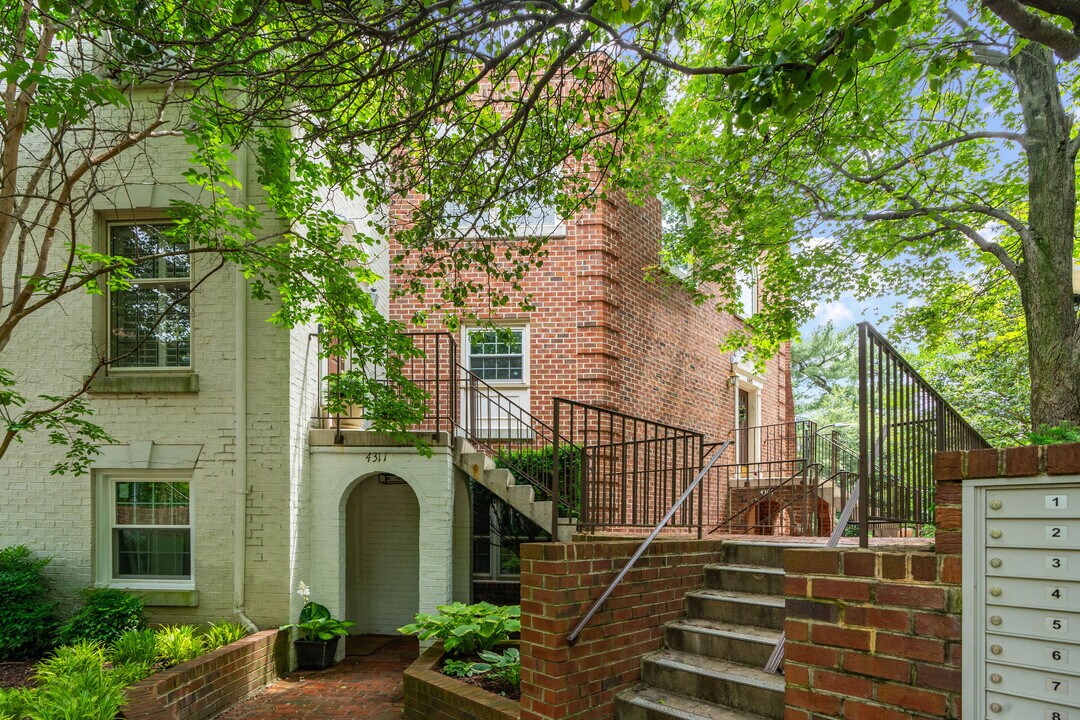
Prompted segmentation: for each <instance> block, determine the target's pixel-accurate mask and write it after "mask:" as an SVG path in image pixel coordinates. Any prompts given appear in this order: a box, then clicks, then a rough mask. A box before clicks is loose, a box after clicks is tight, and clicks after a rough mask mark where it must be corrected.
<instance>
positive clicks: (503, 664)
mask: <svg viewBox="0 0 1080 720" xmlns="http://www.w3.org/2000/svg"><path fill="white" fill-rule="evenodd" d="M480 658H481V659H483V660H485V661H487V664H488V667H489V669H490V670H491V674H492V675H498V676H499V677H501V678H502V679H503V680H505V681H506V682H508V683H510V684H511V685H513V686H514V687H516V688H519V687H521V652H520V651H519V650H518V649H517V648H507V649H506V652H504V653H503V654H502V655H500V654H499V653H493V652H490V651H488V650H481V651H480Z"/></svg>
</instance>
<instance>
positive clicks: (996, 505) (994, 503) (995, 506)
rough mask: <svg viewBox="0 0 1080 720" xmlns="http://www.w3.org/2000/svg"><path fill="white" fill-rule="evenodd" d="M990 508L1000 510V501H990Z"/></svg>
mask: <svg viewBox="0 0 1080 720" xmlns="http://www.w3.org/2000/svg"><path fill="white" fill-rule="evenodd" d="M990 509H991V510H1000V509H1001V501H1000V500H993V501H991V502H990Z"/></svg>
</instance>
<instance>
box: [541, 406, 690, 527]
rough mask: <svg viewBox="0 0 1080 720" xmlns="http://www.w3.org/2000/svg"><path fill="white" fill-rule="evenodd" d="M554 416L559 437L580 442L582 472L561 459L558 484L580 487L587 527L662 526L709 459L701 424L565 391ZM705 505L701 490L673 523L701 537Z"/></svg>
mask: <svg viewBox="0 0 1080 720" xmlns="http://www.w3.org/2000/svg"><path fill="white" fill-rule="evenodd" d="M552 417H553V420H552V423H553V425H554V428H555V435H556V436H557V437H559V438H561V439H560V441H559V442H560V443H561V442H570V443H572V444H573V446H574V447H575V448H579V449H580V456H579V457H580V458H581V463H580V466H579V467H577V468H574V469H575V470H576V471H577V475H576V477H573V476H572V477H567V475H566V472H567V469H568V468H567V467H566V466H565V463H556V464H555V466H554V471H555V478H554V480H553V487H554V488H556V490H557V491H558V492H559V493H560V497H562V494H563V493H566V492H577V493H578V503H579V516H578V527H579V528H580V529H582V530H590V531H595V530H602V529H612V528H620V529H633V528H651V527H653V526H655V525H656V523H657V522H658V521H659V520H660V518H661V517H663V516H664V515H665V513H666V512H667V511H668V509H669V508H670V507H672V505H673V504H674V503H675V502H676V500H678V499H679V497H680V496H681V495H682V494H683V493H684V492H685V490H686V488H688V487H689V486H690V484H691V482H692V481H693V480H694V478H695V475H696V474H697V473H698V472H699V471H700V469H701V467H702V461H703V459H704V456H703V454H702V453H703V445H704V437H703V436H702V434H701V433H699V432H695V431H693V430H687V429H685V428H680V427H675V426H673V425H665V424H663V423H658V422H653V421H651V420H646V419H644V418H639V417H634V416H633V415H627V414H625V413H620V412H616V411H614V410H608V409H606V408H601V407H597V406H595V405H588V404H586V403H581V402H577V401H574V400H567V399H565V398H555V405H554V413H553V416H552ZM702 509H703V503H701V502H700V499H699V498H698V497H696V496H694V497H689V498H687V500H686V502H684V503H682V504H681V505H680V506H679V508H678V511H677V512H676V513H675V514H674V515H673V516H672V517H671V518H669V522H667V523H666V526H667V527H669V528H683V529H692V530H695V531H696V532H697V534H698V537H700V536H701V531H702V524H703V522H702Z"/></svg>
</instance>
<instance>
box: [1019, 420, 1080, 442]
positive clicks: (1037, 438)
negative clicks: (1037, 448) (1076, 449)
mask: <svg viewBox="0 0 1080 720" xmlns="http://www.w3.org/2000/svg"><path fill="white" fill-rule="evenodd" d="M1028 439H1029V440H1031V444H1032V445H1059V444H1061V443H1074V442H1080V425H1074V424H1072V423H1071V422H1068V421H1066V422H1064V423H1062V424H1061V425H1040V426H1039V428H1038V429H1037V430H1035V431H1033V432H1030V433H1028Z"/></svg>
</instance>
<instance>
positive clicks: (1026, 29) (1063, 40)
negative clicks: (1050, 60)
mask: <svg viewBox="0 0 1080 720" xmlns="http://www.w3.org/2000/svg"><path fill="white" fill-rule="evenodd" d="M982 4H983V7H985V8H987V9H988V10H989V11H990V12H992V13H994V14H995V15H997V16H998V17H999V18H1001V19H1002V20H1004V21H1005V22H1006V23H1007V24H1008V25H1009V26H1010V27H1012V28H1013V29H1014V30H1016V32H1017V33H1018V34H1019V35H1020V37H1023V38H1027V39H1028V40H1032V41H1034V42H1037V43H1040V44H1042V45H1045V46H1046V47H1048V48H1050V49H1051V50H1053V51H1054V54H1056V55H1057V56H1058V57H1059V58H1061V59H1062V60H1075V59H1076V58H1078V57H1080V37H1078V36H1076V35H1075V34H1074V33H1071V32H1069V31H1068V30H1066V29H1065V28H1063V27H1061V26H1060V25H1058V24H1056V23H1054V22H1051V21H1050V20H1047V19H1046V18H1044V17H1042V16H1040V15H1037V14H1035V13H1033V12H1031V11H1030V10H1028V9H1027V8H1025V7H1024V6H1025V5H1029V6H1031V7H1037V5H1039V4H1041V3H1038V2H1027V3H1021V2H1018V0H982ZM1050 4H1053V3H1050ZM1070 19H1072V18H1070Z"/></svg>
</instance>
